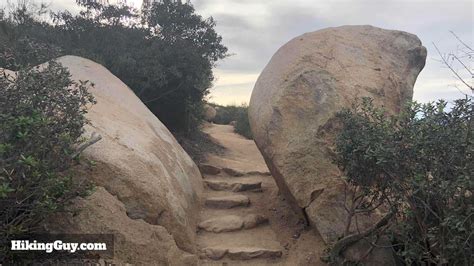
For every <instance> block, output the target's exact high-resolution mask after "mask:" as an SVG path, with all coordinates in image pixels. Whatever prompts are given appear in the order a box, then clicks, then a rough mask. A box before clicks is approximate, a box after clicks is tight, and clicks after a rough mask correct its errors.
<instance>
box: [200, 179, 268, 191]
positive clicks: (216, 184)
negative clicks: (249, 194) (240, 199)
mask: <svg viewBox="0 0 474 266" xmlns="http://www.w3.org/2000/svg"><path fill="white" fill-rule="evenodd" d="M204 184H206V186H207V187H209V188H210V189H212V190H217V191H233V192H242V191H253V192H262V182H259V181H250V182H249V181H247V182H232V183H230V182H224V181H211V180H205V181H204Z"/></svg>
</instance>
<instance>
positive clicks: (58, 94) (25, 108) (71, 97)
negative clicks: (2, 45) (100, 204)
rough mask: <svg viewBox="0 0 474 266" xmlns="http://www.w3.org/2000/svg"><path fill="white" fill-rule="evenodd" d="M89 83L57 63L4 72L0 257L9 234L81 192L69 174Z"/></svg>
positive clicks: (27, 229)
mask: <svg viewBox="0 0 474 266" xmlns="http://www.w3.org/2000/svg"><path fill="white" fill-rule="evenodd" d="M89 86H90V85H89V83H87V82H80V83H75V82H72V81H71V79H70V74H69V72H68V71H67V69H65V68H64V67H62V66H61V65H60V64H59V63H57V62H54V61H51V62H49V64H48V65H47V66H44V67H40V68H36V67H35V68H21V69H20V70H19V72H17V75H16V76H13V75H8V74H7V73H5V71H3V70H2V71H0V128H1V131H0V247H1V248H0V258H3V259H4V260H8V258H9V256H10V255H11V254H10V253H9V244H8V243H9V242H8V241H9V239H12V238H13V237H15V236H19V235H22V234H28V233H31V232H34V231H35V230H37V226H38V224H39V223H40V222H41V221H42V219H43V218H44V217H46V216H47V215H48V214H49V213H51V212H53V211H56V210H58V209H60V207H61V206H62V205H63V203H64V202H65V201H66V200H67V199H69V198H71V197H72V196H75V195H76V193H78V192H79V191H78V188H77V187H75V186H72V179H71V176H70V175H69V174H68V173H67V170H68V168H69V167H70V166H71V164H72V162H73V158H72V156H71V155H72V154H73V153H74V147H75V145H77V144H79V143H80V136H81V135H82V133H83V126H84V124H85V123H86V122H87V121H86V118H85V116H84V115H85V113H86V112H87V111H86V105H88V104H92V103H94V99H93V97H92V95H91V94H89V92H88V88H89Z"/></svg>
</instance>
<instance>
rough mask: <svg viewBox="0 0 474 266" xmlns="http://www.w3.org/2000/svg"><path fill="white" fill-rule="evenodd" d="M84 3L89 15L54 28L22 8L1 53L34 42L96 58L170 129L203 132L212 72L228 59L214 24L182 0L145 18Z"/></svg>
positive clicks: (151, 9) (1, 24)
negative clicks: (202, 127) (204, 102)
mask: <svg viewBox="0 0 474 266" xmlns="http://www.w3.org/2000/svg"><path fill="white" fill-rule="evenodd" d="M77 2H78V3H79V4H81V5H83V6H84V7H85V9H84V10H83V11H82V12H80V13H79V14H78V15H72V14H70V13H69V12H67V11H64V12H58V13H56V14H53V16H52V21H53V23H46V22H41V19H40V18H39V17H38V15H36V14H38V12H31V11H28V8H25V7H23V6H20V8H19V9H18V10H17V11H16V12H15V13H14V14H13V15H11V16H10V17H8V18H5V19H3V21H0V33H1V32H2V31H3V32H4V33H5V35H3V37H2V34H0V44H1V43H2V39H3V43H4V45H3V48H2V45H0V54H1V53H5V52H8V53H10V54H11V53H14V54H17V55H18V54H24V53H22V52H21V51H22V49H21V48H22V46H21V40H23V39H25V38H28V39H30V40H35V42H36V43H38V44H41V45H43V46H48V47H58V51H60V54H61V55H64V54H72V55H78V56H82V57H86V58H89V59H92V60H94V61H96V62H99V63H101V64H103V65H104V66H105V67H107V68H108V69H109V70H110V71H111V72H112V73H113V74H114V75H116V76H117V77H118V78H120V79H121V80H122V81H123V82H124V83H126V84H127V85H128V86H129V87H130V88H131V89H132V90H133V91H134V92H135V94H137V96H138V97H140V99H141V100H142V101H143V102H144V103H145V104H146V105H147V106H148V108H150V110H151V111H152V112H153V113H154V114H155V115H156V116H157V117H158V118H159V119H160V120H161V121H162V122H163V123H164V124H165V125H166V126H167V127H168V128H169V129H171V130H172V131H175V132H181V133H182V132H184V133H191V132H193V131H195V130H196V129H197V128H198V125H199V122H200V121H201V120H202V117H201V114H202V112H201V109H202V105H203V98H204V97H205V96H206V95H207V94H208V93H209V88H210V87H211V85H212V81H213V79H214V77H213V74H212V68H213V67H214V65H215V62H216V61H218V60H219V59H222V58H224V57H226V56H227V48H226V47H225V46H224V45H222V37H221V36H219V35H218V34H217V33H216V32H215V30H214V27H215V25H216V24H215V21H214V20H213V19H212V17H211V18H208V19H204V18H202V17H201V16H199V15H198V14H196V13H195V10H194V8H193V6H192V5H190V4H182V3H181V1H171V0H165V1H156V2H154V3H153V4H152V5H148V6H147V8H145V10H143V12H141V13H140V12H139V11H137V10H135V9H134V8H132V7H130V6H127V5H124V4H119V5H108V4H101V3H100V1H82V0H81V1H77ZM39 13H42V12H39ZM46 21H48V20H46ZM2 29H3V30H2ZM6 48H8V49H6ZM25 58H28V57H25ZM48 59H51V58H48ZM45 61H46V60H45ZM0 63H2V65H0V66H4V63H3V62H0Z"/></svg>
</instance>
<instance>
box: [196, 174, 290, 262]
mask: <svg viewBox="0 0 474 266" xmlns="http://www.w3.org/2000/svg"><path fill="white" fill-rule="evenodd" d="M203 169H205V170H204V171H203ZM201 171H202V172H203V175H204V184H205V192H204V196H205V204H204V208H203V210H202V211H201V222H200V223H199V225H198V238H197V243H198V246H199V250H200V258H201V264H202V265H206V264H214V263H216V262H219V263H224V264H222V265H225V263H226V261H228V262H230V264H235V263H237V262H239V261H240V262H242V263H244V264H249V265H255V264H275V263H278V261H279V258H280V257H281V256H282V247H281V246H280V243H279V242H278V241H277V237H276V234H275V232H274V231H273V230H272V229H271V228H270V226H269V223H271V222H272V221H269V219H268V218H267V217H265V216H263V215H262V214H260V213H259V211H258V209H257V208H256V207H255V205H257V204H258V203H259V201H261V200H262V197H265V186H264V184H265V182H264V181H265V179H271V178H272V177H271V176H270V175H269V174H268V173H260V172H250V173H241V172H238V171H236V170H232V169H228V168H225V169H220V168H218V167H215V166H211V165H204V166H202V167H201ZM249 260H251V261H249Z"/></svg>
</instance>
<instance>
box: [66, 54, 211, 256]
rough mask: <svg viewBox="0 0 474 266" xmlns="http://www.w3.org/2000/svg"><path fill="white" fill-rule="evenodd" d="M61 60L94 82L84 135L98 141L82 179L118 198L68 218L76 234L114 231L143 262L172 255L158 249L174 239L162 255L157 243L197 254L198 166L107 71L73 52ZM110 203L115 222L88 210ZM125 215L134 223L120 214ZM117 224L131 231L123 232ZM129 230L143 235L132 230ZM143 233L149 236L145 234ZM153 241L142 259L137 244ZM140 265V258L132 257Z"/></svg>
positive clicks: (89, 151)
mask: <svg viewBox="0 0 474 266" xmlns="http://www.w3.org/2000/svg"><path fill="white" fill-rule="evenodd" d="M58 61H59V62H60V63H62V64H63V65H64V66H65V67H67V68H68V69H69V71H70V73H71V75H72V78H73V79H74V80H89V81H91V82H93V83H94V84H95V87H94V88H92V89H91V90H90V92H91V93H92V94H93V95H94V97H95V98H96V100H97V104H96V105H94V106H92V107H91V108H90V109H89V112H88V114H87V118H88V119H89V120H90V125H88V126H86V136H89V135H90V134H91V133H92V132H97V133H98V134H100V135H101V136H102V140H101V141H99V142H98V143H96V144H94V145H93V146H91V147H89V148H87V149H86V150H85V151H84V153H83V157H85V158H87V159H88V160H92V161H95V162H96V164H97V165H96V166H95V167H93V169H92V171H91V172H88V173H86V174H87V176H86V177H87V178H88V179H90V180H92V181H93V182H94V183H95V184H96V185H97V186H98V187H99V188H100V187H103V188H105V190H101V191H102V192H101V194H106V192H107V193H109V194H111V195H113V196H115V197H116V198H114V200H109V202H110V203H111V204H112V203H113V202H114V201H116V203H114V204H115V205H114V206H115V207H114V206H109V205H108V204H106V203H104V204H103V205H102V208H104V209H106V210H98V209H97V210H96V209H94V208H96V207H97V206H98V204H99V203H97V204H96V205H94V204H92V205H88V204H85V205H84V210H83V212H84V213H85V214H84V215H83V216H79V218H76V217H74V218H73V221H74V223H77V224H78V229H79V232H81V231H82V230H83V231H84V232H86V231H87V232H90V233H93V232H96V233H107V232H111V233H116V234H119V235H120V236H121V240H120V241H122V242H123V246H128V245H132V246H133V245H135V246H136V247H137V252H138V253H137V255H136V258H141V257H143V258H142V259H143V260H145V259H148V258H146V257H147V256H148V255H149V256H151V257H153V256H157V257H158V256H162V257H163V258H166V257H169V256H167V255H166V254H164V253H163V252H167V250H169V249H171V248H172V245H171V244H170V246H169V247H167V248H166V249H164V250H163V252H161V251H159V248H158V247H161V245H162V244H163V245H164V243H173V242H174V241H176V244H177V246H178V247H179V248H180V249H182V250H184V251H187V252H191V253H194V252H196V248H195V238H196V232H195V228H196V225H197V223H198V214H199V209H200V205H201V204H200V194H201V193H202V189H203V188H202V186H203V185H202V178H201V174H200V172H199V169H198V167H197V166H196V165H195V163H194V162H193V161H192V160H191V158H190V157H189V156H188V154H186V152H185V151H184V150H183V149H182V148H181V146H180V145H179V144H178V143H177V141H176V140H175V139H174V137H173V136H172V134H171V133H170V132H169V131H168V130H167V129H166V127H165V126H164V125H163V124H162V123H161V122H160V121H159V120H158V119H157V118H156V117H155V116H154V115H153V114H152V113H151V112H150V111H149V110H148V109H147V108H146V106H145V105H144V104H143V103H142V102H141V101H140V100H139V99H138V97H136V96H135V94H134V93H133V92H132V91H131V90H130V89H129V88H128V87H127V86H126V85H125V84H124V83H123V82H121V81H120V80H119V79H118V78H117V77H115V76H114V75H113V74H111V73H110V72H109V71H108V70H107V69H105V68H104V67H102V66H101V65H99V64H96V63H94V62H92V61H90V60H87V59H84V58H80V57H75V56H65V57H61V58H59V60H58ZM105 191H106V192H105ZM87 201H88V199H87V200H86V202H87ZM121 204H123V206H122V205H121ZM117 206H121V207H117ZM89 207H90V208H92V209H88V208H89ZM109 208H112V209H111V210H110V211H113V210H114V208H115V209H120V213H117V214H114V215H119V216H120V217H117V221H115V218H114V217H115V216H113V215H111V216H109V217H108V216H105V215H103V216H100V217H98V218H97V219H93V218H90V217H89V216H87V215H86V214H87V213H100V212H102V211H104V212H105V211H108V209H109ZM125 214H126V215H127V218H128V219H131V220H127V219H125V218H126V217H124V215H125ZM134 220H136V221H134ZM120 223H124V225H123V226H120ZM82 224H84V225H85V224H90V225H91V228H87V227H86V226H82V227H81V225H82ZM136 224H138V225H141V226H142V227H141V229H140V228H134V225H136ZM121 228H123V230H129V231H130V232H131V233H130V234H127V233H123V232H122V233H120V230H121ZM86 229H87V230H86ZM102 229H103V230H102ZM94 230H96V231H94ZM133 230H138V231H139V232H140V234H134V233H132V231H133ZM142 235H146V237H145V236H143V239H142ZM160 239H163V241H164V242H163V243H161V242H160V241H162V240H160ZM173 239H174V240H173ZM168 240H169V241H168ZM147 241H148V242H147ZM142 242H143V243H142ZM151 242H154V244H155V246H154V245H152V244H150V245H149V247H148V248H144V251H143V252H145V251H146V250H148V251H149V250H150V249H153V251H152V252H151V251H150V252H149V254H147V256H145V255H144V254H145V253H142V251H139V246H141V245H142V246H147V245H148V244H147V243H151ZM152 246H153V247H152ZM124 252H126V250H125V251H124ZM173 252H174V251H173ZM154 253H159V254H154ZM125 254H126V253H124V256H125ZM139 254H142V255H143V256H140V255H139ZM150 254H153V255H150ZM131 256H132V255H131ZM150 261H152V260H150ZM141 262H142V260H141V259H137V260H136V261H133V263H137V264H141ZM143 264H146V263H143ZM158 264H159V263H158Z"/></svg>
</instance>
